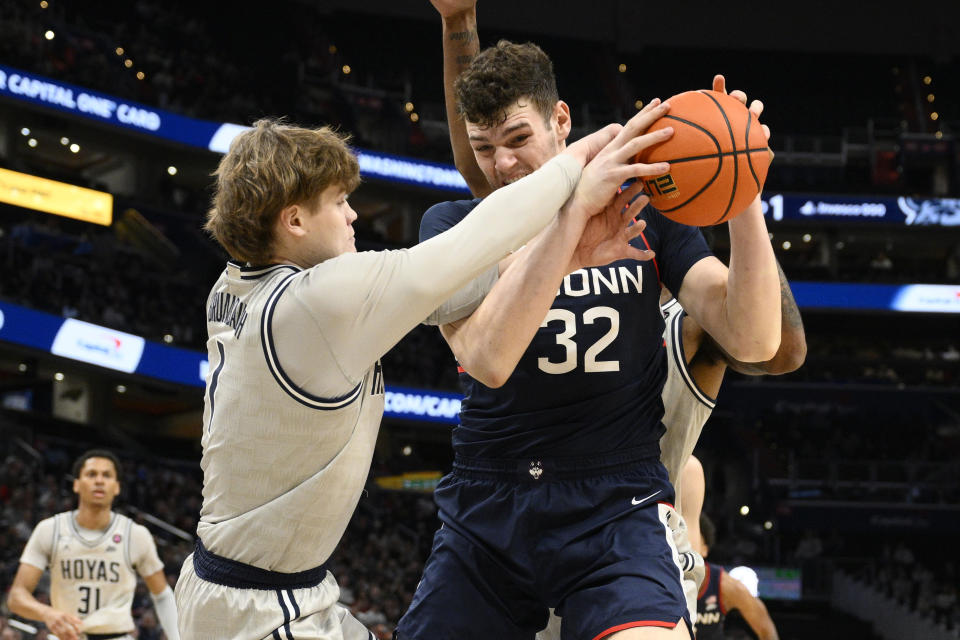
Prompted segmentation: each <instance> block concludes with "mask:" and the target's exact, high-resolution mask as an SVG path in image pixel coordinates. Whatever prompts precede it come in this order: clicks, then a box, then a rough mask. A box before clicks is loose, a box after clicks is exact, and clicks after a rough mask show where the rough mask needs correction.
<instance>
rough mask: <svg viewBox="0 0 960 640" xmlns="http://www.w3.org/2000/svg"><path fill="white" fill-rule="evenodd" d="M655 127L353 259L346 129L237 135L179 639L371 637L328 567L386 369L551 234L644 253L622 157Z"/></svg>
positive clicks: (570, 157)
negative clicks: (508, 262)
mask: <svg viewBox="0 0 960 640" xmlns="http://www.w3.org/2000/svg"><path fill="white" fill-rule="evenodd" d="M650 122H652V116H651V115H650V114H649V113H648V114H641V115H638V116H637V117H636V118H634V119H633V120H631V121H630V122H628V123H627V125H626V126H625V127H621V126H620V125H610V126H609V127H606V128H605V129H603V130H601V131H599V132H597V133H595V134H592V135H590V136H587V137H586V138H584V139H583V140H582V141H580V142H578V143H577V144H576V145H572V146H571V147H570V148H569V149H568V150H567V152H565V153H563V154H560V156H559V157H557V158H555V159H554V160H553V161H551V162H549V163H545V164H544V166H543V167H542V168H541V169H540V170H539V171H537V172H536V173H534V174H533V175H531V176H530V177H529V178H527V179H525V180H523V181H520V182H519V183H518V184H516V185H512V186H511V187H509V188H507V189H504V190H503V191H502V192H501V193H499V194H497V195H496V196H494V197H491V198H488V199H487V201H486V202H484V204H483V205H482V206H481V207H478V208H477V210H476V211H475V212H474V214H473V215H472V216H471V217H470V219H469V220H468V221H467V222H465V224H463V225H461V226H460V227H458V228H457V229H455V230H451V232H450V233H445V234H441V235H440V236H438V237H437V238H435V239H434V240H433V241H431V242H427V243H422V244H420V245H418V246H416V247H414V248H412V249H409V250H400V251H379V252H372V251H368V252H362V253H357V252H356V247H355V245H354V238H353V236H354V234H353V228H352V223H353V221H354V220H355V219H356V217H357V216H356V213H355V212H354V211H353V209H352V208H351V207H350V205H349V204H348V202H347V195H348V194H349V193H350V192H352V191H353V189H354V188H355V187H356V186H357V185H358V183H359V180H360V178H359V170H358V164H357V160H356V158H355V157H354V155H353V154H352V153H351V152H350V150H349V149H348V147H347V145H346V141H345V139H344V138H343V137H341V136H340V135H338V134H336V133H334V132H333V131H331V130H330V129H328V128H321V129H305V128H301V127H295V126H289V125H285V124H282V123H278V122H276V121H271V120H261V121H259V122H257V123H255V124H254V127H253V128H252V129H251V130H249V131H246V132H244V133H242V134H240V135H239V136H238V137H237V138H236V139H235V140H234V141H233V143H232V145H231V146H230V150H229V152H228V153H227V154H226V155H225V156H224V157H223V158H222V160H221V162H220V165H219V167H218V169H217V172H216V175H217V187H216V192H215V195H214V201H213V208H212V209H211V211H210V213H209V216H208V221H207V225H206V226H207V229H208V230H210V231H211V232H212V234H213V235H214V237H215V238H216V240H217V241H218V242H220V244H221V245H222V246H223V247H224V248H225V249H227V251H228V252H229V253H230V255H231V257H232V258H234V260H236V262H233V261H232V262H230V263H228V265H227V268H226V270H225V271H224V273H223V274H222V275H221V277H220V279H219V280H218V281H217V282H216V283H215V284H214V286H213V289H212V291H211V293H210V297H209V299H208V305H207V308H208V312H207V316H208V325H207V326H208V332H209V339H208V342H207V345H208V352H209V355H210V374H209V377H208V379H207V389H206V396H205V406H204V429H203V438H202V445H203V458H202V461H201V466H202V468H203V471H204V483H203V497H204V502H203V508H202V511H201V514H200V522H199V525H198V527H197V533H198V537H199V540H198V543H197V546H196V549H195V551H194V553H193V554H192V555H191V556H189V557H188V558H187V559H186V560H185V562H184V566H183V570H182V572H181V575H180V580H179V582H178V583H177V588H176V595H177V602H178V604H179V605H180V615H181V617H180V620H181V632H182V634H183V636H184V638H185V639H189V640H193V639H197V638H231V640H236V639H239V638H251V639H260V638H269V637H273V638H281V637H285V638H288V639H290V638H294V637H295V638H300V639H301V640H304V639H308V638H314V639H320V638H347V639H348V640H350V639H355V638H367V637H368V636H369V632H368V631H367V630H366V629H365V628H364V627H363V625H362V624H361V623H360V622H358V621H357V620H355V619H354V618H353V617H352V616H351V615H350V614H349V613H348V612H347V610H346V609H344V608H343V607H339V606H338V605H337V601H338V598H339V588H338V587H337V583H336V580H335V579H334V577H333V575H332V574H331V573H329V572H328V571H327V568H326V566H325V563H326V561H327V559H328V558H329V556H330V554H331V553H332V552H333V550H334V548H335V547H336V545H337V543H338V542H339V540H340V537H341V536H342V535H343V532H344V530H345V528H346V526H347V523H348V521H349V519H350V516H351V514H352V513H353V511H354V508H355V507H356V504H357V501H358V500H359V497H360V493H361V491H362V489H363V486H364V484H365V481H366V478H367V473H368V470H369V468H370V462H371V459H372V454H373V448H374V444H375V442H376V438H377V433H378V430H379V426H380V420H381V417H382V415H383V405H384V381H383V372H382V370H381V367H380V363H379V358H380V357H381V356H383V355H384V354H385V353H386V352H387V351H388V350H389V349H390V348H391V347H393V346H394V345H395V344H396V343H397V342H398V341H399V340H400V339H401V338H402V337H403V336H404V335H405V334H406V333H407V332H408V331H410V329H412V328H413V327H415V326H417V325H418V324H419V323H420V322H422V321H423V320H424V318H426V317H427V316H428V315H429V314H430V313H431V312H432V311H433V310H435V309H436V308H437V307H438V306H439V305H440V304H441V303H442V302H443V301H444V300H446V299H447V298H448V297H449V296H450V295H451V294H453V293H454V292H456V291H457V290H459V289H461V288H462V287H463V286H464V285H466V284H467V283H468V282H469V281H470V280H471V279H472V278H474V277H475V276H477V274H478V273H480V272H481V271H482V270H483V269H485V268H487V267H489V266H490V265H494V264H496V262H497V261H498V260H500V259H501V258H503V257H504V256H505V255H506V254H507V253H508V252H509V251H511V250H514V249H517V248H518V247H520V246H521V245H522V244H523V243H525V242H527V241H528V240H530V239H531V238H532V237H533V236H534V235H535V234H536V233H537V232H539V231H541V230H542V229H544V228H546V227H549V228H550V230H551V234H555V235H556V236H557V237H559V238H562V239H563V243H564V246H566V247H567V248H566V251H567V254H568V257H569V255H571V254H573V253H574V251H575V250H582V251H580V253H578V255H592V253H593V250H594V249H596V250H597V251H599V255H603V256H604V257H605V259H607V260H609V259H610V256H611V255H614V256H619V257H628V256H629V257H635V258H636V257H642V256H643V255H644V252H641V251H638V250H637V249H635V248H633V247H632V246H630V244H629V241H630V239H632V238H633V236H634V235H635V232H636V229H638V228H642V225H633V226H632V227H631V226H629V225H630V222H631V221H632V219H631V217H630V212H631V211H633V210H634V208H631V210H628V211H627V212H626V213H624V212H623V209H624V206H623V205H624V204H625V203H626V199H627V198H628V197H629V196H628V195H623V196H620V197H616V193H615V192H616V188H617V186H618V185H619V184H622V182H623V181H624V180H626V179H628V178H629V177H631V176H633V177H636V176H639V175H642V173H641V172H639V171H638V168H642V166H638V165H632V164H631V158H632V157H633V155H634V154H636V152H637V151H638V150H639V149H641V148H643V147H644V144H650V140H649V139H647V140H646V142H645V140H644V138H643V137H638V136H639V134H640V133H641V132H642V130H644V129H645V128H646V127H647V126H649V124H650ZM588 162H589V164H587V163H588ZM584 165H587V166H586V167H585V168H584ZM571 194H573V197H570V196H571ZM558 211H559V213H558ZM597 214H599V215H597ZM584 241H586V242H587V243H588V244H589V245H590V246H589V247H588V246H585V245H584V244H583V243H584ZM244 263H245V265H246V266H244ZM553 286H556V283H554V285H553Z"/></svg>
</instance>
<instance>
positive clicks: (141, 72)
mask: <svg viewBox="0 0 960 640" xmlns="http://www.w3.org/2000/svg"><path fill="white" fill-rule="evenodd" d="M146 77H147V76H146V74H145V73H144V72H143V71H137V80H143V79H144V78H146Z"/></svg>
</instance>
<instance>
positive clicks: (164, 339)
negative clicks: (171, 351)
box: [163, 333, 173, 344]
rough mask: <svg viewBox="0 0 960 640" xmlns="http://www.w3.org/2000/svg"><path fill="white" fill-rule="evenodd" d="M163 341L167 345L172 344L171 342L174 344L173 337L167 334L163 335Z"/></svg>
mask: <svg viewBox="0 0 960 640" xmlns="http://www.w3.org/2000/svg"><path fill="white" fill-rule="evenodd" d="M163 341H164V342H166V343H167V344H170V343H171V342H173V336H172V335H170V334H169V333H165V334H163Z"/></svg>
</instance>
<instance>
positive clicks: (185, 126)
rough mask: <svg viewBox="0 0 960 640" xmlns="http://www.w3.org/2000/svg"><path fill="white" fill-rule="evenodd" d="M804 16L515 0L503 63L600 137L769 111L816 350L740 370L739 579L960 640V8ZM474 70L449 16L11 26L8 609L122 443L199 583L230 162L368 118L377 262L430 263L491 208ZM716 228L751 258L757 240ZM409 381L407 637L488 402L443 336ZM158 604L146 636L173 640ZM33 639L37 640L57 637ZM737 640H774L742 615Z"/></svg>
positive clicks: (364, 218) (333, 12) (730, 403)
mask: <svg viewBox="0 0 960 640" xmlns="http://www.w3.org/2000/svg"><path fill="white" fill-rule="evenodd" d="M754 4H756V5H757V6H751V5H754ZM782 4H783V3H766V4H765V5H762V6H761V5H760V4H759V3H734V4H730V3H712V4H707V3H702V2H694V3H684V2H675V3H657V4H654V3H649V2H634V1H629V0H596V1H594V2H590V3H582V2H573V1H572V0H564V1H562V2H506V1H504V0H485V1H484V2H481V3H480V6H479V23H480V37H481V44H482V45H484V46H485V45H489V44H492V43H494V42H496V40H497V39H499V38H501V37H507V38H510V39H512V40H518V41H526V40H533V41H535V42H537V43H538V44H540V45H541V46H542V47H543V48H544V49H545V50H546V51H547V52H548V53H549V54H550V55H551V56H552V57H553V59H554V64H555V68H556V71H557V74H558V83H559V89H560V95H561V98H563V99H565V100H566V101H567V102H568V103H569V104H570V105H571V108H572V114H573V122H574V132H573V135H572V138H574V139H575V138H577V137H579V136H581V135H582V134H583V133H584V132H586V131H591V130H593V129H595V128H598V127H599V126H601V125H603V124H605V123H607V122H611V121H621V122H622V121H624V120H625V119H626V118H628V117H629V115H630V114H631V113H633V112H634V111H635V110H636V108H637V105H638V104H641V103H644V102H646V101H649V100H650V99H652V98H654V97H661V98H666V97H668V96H670V95H672V94H674V93H679V92H681V91H685V90H688V89H695V88H705V87H708V86H709V83H710V81H711V78H712V77H713V75H714V74H715V73H724V74H725V75H726V77H727V79H728V86H730V87H732V88H743V89H744V90H745V91H747V93H748V95H749V96H750V97H751V98H754V97H756V98H760V99H762V100H763V101H764V103H765V105H766V110H765V111H764V114H763V121H764V122H765V123H767V124H769V125H770V128H771V129H772V131H773V137H772V139H771V146H772V148H773V149H774V151H775V153H776V158H775V160H774V162H773V165H772V167H771V170H770V175H769V179H768V180H767V184H766V188H765V192H764V196H763V198H764V206H765V210H766V212H767V224H768V226H769V229H770V232H771V234H770V235H771V239H772V242H773V246H774V248H775V250H776V255H777V258H778V259H779V261H780V262H781V263H782V265H783V268H784V270H785V272H786V274H787V276H788V278H789V279H790V281H791V283H792V286H793V291H794V294H795V296H796V298H797V301H798V303H799V305H800V307H801V311H802V313H803V320H804V323H805V326H806V335H807V342H808V353H807V358H806V362H805V364H804V365H803V367H801V368H800V369H799V370H798V371H796V372H795V373H792V374H789V375H786V376H781V377H774V378H747V377H744V376H739V375H737V374H733V373H730V374H728V375H727V380H726V381H725V383H724V387H723V390H722V391H721V394H720V397H719V404H718V407H717V410H716V411H715V413H714V415H713V417H712V418H711V419H710V421H709V422H708V423H707V426H706V428H705V430H704V435H703V437H702V439H701V441H700V444H699V445H698V447H697V450H696V453H697V455H698V456H699V458H700V459H701V460H702V461H703V463H704V467H705V471H706V479H707V493H706V504H705V511H706V512H707V513H708V514H710V515H711V516H712V518H713V519H714V521H715V522H716V523H717V529H718V536H717V544H716V546H715V548H714V549H713V550H712V553H711V556H710V559H711V560H712V561H713V562H717V563H720V564H722V565H724V566H725V567H727V568H728V569H730V568H733V567H737V566H746V567H749V568H751V569H752V570H753V571H754V573H755V574H756V576H757V578H758V591H759V595H760V597H761V598H762V599H763V600H764V602H765V603H766V605H767V607H768V609H769V611H770V613H771V616H772V618H773V619H774V621H775V622H776V624H777V627H778V629H779V633H780V637H781V638H817V639H818V640H830V639H832V638H849V637H854V638H862V639H866V638H884V639H890V640H893V639H903V638H909V639H913V638H922V639H933V640H940V639H946V638H958V637H960V603H958V595H960V594H958V585H960V574H958V569H960V564H958V563H960V553H958V546H960V545H958V542H957V541H958V539H960V462H958V460H960V457H958V456H960V147H958V142H957V134H958V133H960V58H958V56H960V31H958V25H960V10H958V4H957V3H956V2H939V3H937V2H915V3H909V7H908V5H907V4H903V3H893V2H875V3H866V4H862V3H852V2H845V1H841V2H822V1H813V2H807V3H795V4H791V6H781V5H782ZM360 5H362V6H360ZM733 12H738V13H736V14H734V13H733ZM440 46H441V38H440V20H439V17H438V16H437V14H436V12H435V11H434V10H433V9H432V7H430V5H429V3H428V2H427V1H426V0H423V1H422V2H420V1H417V2H414V1H413V0H409V1H406V2H399V3H398V2H389V3H388V2H386V1H385V0H376V1H368V2H359V1H357V0H331V1H328V2H324V1H321V0H314V1H312V2H309V1H306V0H304V1H303V2H292V1H287V0H277V1H275V2H271V3H269V4H265V3H264V4H258V5H256V6H255V7H254V8H252V9H250V10H246V9H243V8H242V7H241V6H240V5H235V4H223V3H196V2H186V1H185V0H167V1H165V2H159V1H158V0H137V1H136V2H117V1H113V0H110V1H104V2H85V3H78V2H66V1H61V0H4V2H3V3H2V4H0V262H2V276H0V436H2V437H0V458H2V460H3V465H2V470H0V591H2V592H3V593H4V594H6V592H7V590H8V589H9V586H10V583H11V581H12V579H13V576H14V574H15V572H16V570H17V566H18V562H19V557H20V553H21V551H22V549H23V545H24V544H25V542H26V540H27V537H28V536H29V534H30V531H31V530H32V528H33V526H34V525H35V524H36V523H37V522H39V521H40V520H41V519H43V518H45V517H48V516H49V515H51V514H53V513H55V512H58V511H63V510H66V509H70V508H73V506H74V504H75V498H74V496H73V494H72V492H71V484H70V478H69V466H70V463H71V461H72V460H73V458H74V457H75V456H76V455H77V454H78V453H80V452H81V451H83V450H85V449H88V448H91V447H94V446H97V447H100V446H105V447H109V448H111V449H113V450H115V451H116V452H117V453H118V454H119V455H120V457H121V459H122V460H123V461H124V470H123V477H122V485H123V492H122V494H121V496H120V498H119V499H118V501H117V503H116V506H117V509H118V510H119V511H121V512H123V513H126V514H128V515H130V516H131V517H134V518H135V519H136V520H137V521H138V522H141V523H143V524H144V525H146V526H147V527H148V528H149V529H150V530H151V532H152V533H153V535H154V537H155V539H156V540H157V544H158V547H159V550H160V554H161V557H162V559H163V561H164V563H165V566H166V572H167V573H168V576H169V580H170V583H171V584H173V583H175V581H176V576H177V572H178V570H179V567H180V565H181V563H182V561H183V559H184V557H185V556H186V555H187V554H188V553H189V552H190V551H191V549H192V545H193V535H194V532H195V529H196V519H197V515H198V513H199V510H200V504H201V498H200V486H201V473H200V468H199V458H200V445H199V436H200V431H201V418H202V410H203V385H204V379H205V377H206V375H207V370H206V351H205V311H206V310H205V309H204V301H205V297H206V294H207V292H208V290H209V287H210V286H211V285H212V283H213V282H214V281H215V279H216V277H217V275H218V273H219V272H220V270H222V268H223V264H224V260H225V255H224V254H223V253H222V252H221V250H220V249H219V248H218V247H217V246H216V245H215V244H214V243H213V242H212V241H211V240H210V239H209V238H208V237H207V236H206V235H205V234H204V233H203V232H202V231H201V229H200V227H201V224H202V221H203V217H204V214H205V211H206V208H207V206H208V203H209V198H210V186H211V177H210V174H211V172H212V171H213V169H214V168H215V166H216V163H217V161H218V158H219V156H220V153H222V152H223V151H224V150H225V149H226V146H227V145H228V144H229V141H230V139H231V138H232V135H234V134H235V133H236V131H237V129H236V126H237V125H249V124H250V123H252V122H253V121H254V120H255V119H257V118H258V117H261V116H264V115H272V116H280V115H282V116H287V117H288V119H289V120H290V121H291V122H296V123H300V124H304V125H321V124H331V125H335V126H338V127H339V128H340V129H342V130H344V131H347V132H350V133H352V134H353V142H352V144H353V145H354V146H355V148H356V150H357V152H358V154H359V157H360V164H361V173H362V175H363V184H362V185H361V187H360V188H359V190H358V191H357V192H356V193H355V194H354V195H353V196H352V198H351V203H352V205H353V207H354V208H355V209H356V210H357V212H358V213H359V216H360V217H359V220H358V221H357V222H356V224H355V228H356V229H357V238H358V247H359V248H360V249H382V248H401V247H407V246H411V245H412V244H414V243H415V242H416V237H417V229H418V224H419V220H420V216H421V214H422V213H423V212H424V211H425V210H426V209H427V208H428V207H429V206H430V205H432V204H434V203H437V202H440V201H443V200H450V199H461V198H466V197H468V195H467V193H466V190H465V187H464V186H463V183H462V181H461V180H460V179H459V176H458V174H457V173H456V170H455V169H454V167H453V165H452V154H451V151H450V147H449V140H448V137H447V135H448V132H447V126H446V121H445V113H444V107H443V97H442V77H441V76H442V59H441V50H440ZM78 188H80V189H78ZM705 231H706V234H707V236H708V240H709V241H710V243H711V245H712V246H713V248H714V251H715V252H716V253H717V254H718V256H720V257H721V259H726V257H727V253H728V245H729V242H728V238H727V236H726V229H725V227H717V228H713V229H708V230H705ZM384 371H385V375H386V380H387V415H386V416H385V418H384V421H383V426H382V429H381V433H380V439H379V442H378V444H377V450H376V457H375V459H374V462H373V466H372V469H371V473H370V479H369V486H368V491H367V492H366V493H365V494H364V496H363V497H362V499H361V501H360V504H359V506H358V508H357V511H356V514H355V515H354V518H353V521H352V523H351V525H350V527H349V529H348V531H347V534H346V535H345V537H344V539H343V541H342V542H341V543H340V546H339V548H338V550H337V552H336V554H335V556H334V558H333V563H334V566H335V575H336V576H337V578H338V580H339V583H340V585H341V588H342V602H343V603H344V604H345V605H347V606H348V607H350V609H351V610H352V611H353V612H354V613H355V615H356V616H357V617H358V618H359V619H360V620H361V621H362V622H364V623H365V624H367V625H368V626H369V628H370V629H371V630H372V631H373V632H374V634H375V635H376V636H377V637H378V638H390V637H391V634H392V631H393V628H394V625H395V624H396V622H397V620H398V619H399V617H400V615H401V614H402V613H403V611H404V610H405V608H406V606H407V604H408V603H409V601H410V598H411V596H412V594H413V591H414V588H415V587H416V584H417V581H418V579H419V576H420V571H421V568H422V563H423V560H424V558H425V557H426V555H427V553H428V551H429V548H430V543H431V538H432V534H433V531H434V530H435V528H436V527H437V526H438V521H437V519H436V513H435V507H434V504H433V501H432V499H431V493H430V492H431V490H432V488H433V487H434V486H435V484H436V482H437V480H438V479H439V478H440V476H441V475H442V474H443V473H445V472H446V471H448V470H449V467H450V464H451V460H452V453H451V450H450V444H449V432H450V429H451V427H452V426H453V425H454V424H455V423H456V415H457V410H458V408H459V396H458V395H457V379H456V365H455V362H454V360H453V358H452V356H451V355H450V352H449V350H448V348H447V347H446V345H445V344H444V343H443V341H442V339H441V338H440V336H439V333H438V331H437V330H436V329H435V328H427V327H420V328H418V329H417V330H415V331H414V332H413V333H411V334H410V335H409V336H408V337H407V338H406V339H404V340H403V342H401V343H400V345H399V346H398V347H397V348H396V349H394V350H393V351H392V352H391V353H390V354H389V355H388V356H387V357H386V358H385V359H384ZM278 463H279V464H282V461H278ZM44 588H45V587H44V583H41V588H40V592H41V593H42V591H43V589H44ZM147 595H148V594H147V591H146V588H145V587H144V586H143V585H142V584H141V585H140V587H139V589H138V592H137V597H136V599H135V602H134V613H135V617H136V620H137V624H138V629H139V630H138V634H139V637H140V638H146V639H154V638H160V637H163V636H162V632H161V631H160V629H159V627H158V625H157V622H156V618H155V616H154V614H153V612H152V610H151V606H152V605H151V601H150V598H149V597H147ZM41 597H42V596H41ZM465 606H469V604H468V603H465ZM8 613H9V612H8V611H7V609H6V607H5V606H4V607H3V608H0V629H2V631H0V638H2V639H3V640H7V639H13V638H33V637H36V638H45V637H47V636H46V631H45V630H43V629H39V630H36V631H35V632H31V631H29V628H30V626H31V625H33V626H35V625H36V624H37V623H31V625H25V624H23V622H22V621H19V620H16V619H15V618H12V617H9V615H8ZM41 626H42V625H41ZM727 634H728V637H731V638H733V637H736V638H747V637H752V636H751V632H750V631H749V629H748V627H747V626H746V625H745V624H743V623H742V620H741V621H738V620H737V616H736V615H735V614H734V615H732V616H731V619H730V621H729V624H728V625H727Z"/></svg>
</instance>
